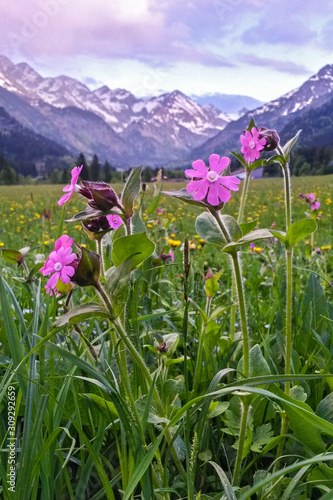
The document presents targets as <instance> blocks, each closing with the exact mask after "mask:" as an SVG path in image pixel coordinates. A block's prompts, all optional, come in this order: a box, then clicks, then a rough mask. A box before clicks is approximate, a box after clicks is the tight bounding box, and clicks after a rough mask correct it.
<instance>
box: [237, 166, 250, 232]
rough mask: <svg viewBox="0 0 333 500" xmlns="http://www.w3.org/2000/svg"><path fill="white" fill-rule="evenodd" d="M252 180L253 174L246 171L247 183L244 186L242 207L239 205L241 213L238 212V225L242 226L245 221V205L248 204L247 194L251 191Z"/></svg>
mask: <svg viewBox="0 0 333 500" xmlns="http://www.w3.org/2000/svg"><path fill="white" fill-rule="evenodd" d="M250 180H251V172H250V171H249V170H247V169H246V170H245V181H244V184H243V189H242V196H241V201H240V205H239V212H238V217H237V222H238V224H240V223H241V222H242V221H243V217H244V210H245V203H246V198H247V193H248V190H249V185H250Z"/></svg>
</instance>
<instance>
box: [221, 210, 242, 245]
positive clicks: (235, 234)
mask: <svg viewBox="0 0 333 500" xmlns="http://www.w3.org/2000/svg"><path fill="white" fill-rule="evenodd" d="M220 217H221V220H222V222H223V224H224V227H225V228H226V230H227V231H228V233H229V235H230V238H231V240H232V241H238V240H239V239H240V238H241V237H242V231H241V228H240V227H239V225H238V222H237V221H236V219H234V218H233V217H231V215H221V216H220Z"/></svg>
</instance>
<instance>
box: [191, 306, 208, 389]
mask: <svg viewBox="0 0 333 500" xmlns="http://www.w3.org/2000/svg"><path fill="white" fill-rule="evenodd" d="M210 301H211V297H207V301H206V310H205V313H206V315H207V316H208V315H209V308H210ZM206 328H207V322H206V321H203V322H202V326H201V330H200V334H199V345H198V352H197V360H196V363H195V370H194V378H193V392H194V394H196V392H197V390H198V386H199V383H200V381H201V373H202V355H203V348H204V343H205V336H206Z"/></svg>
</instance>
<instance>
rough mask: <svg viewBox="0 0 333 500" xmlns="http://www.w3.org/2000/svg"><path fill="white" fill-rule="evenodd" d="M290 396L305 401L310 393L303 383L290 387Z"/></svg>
mask: <svg viewBox="0 0 333 500" xmlns="http://www.w3.org/2000/svg"><path fill="white" fill-rule="evenodd" d="M290 397H292V398H293V399H297V401H303V403H304V402H305V401H306V400H307V398H308V395H307V394H306V392H305V390H304V389H303V387H302V386H301V385H294V387H292V388H291V389H290Z"/></svg>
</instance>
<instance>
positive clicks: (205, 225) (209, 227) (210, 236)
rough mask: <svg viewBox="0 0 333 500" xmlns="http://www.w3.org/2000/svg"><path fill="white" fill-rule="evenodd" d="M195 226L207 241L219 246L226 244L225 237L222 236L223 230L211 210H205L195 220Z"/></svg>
mask: <svg viewBox="0 0 333 500" xmlns="http://www.w3.org/2000/svg"><path fill="white" fill-rule="evenodd" d="M195 228H196V231H197V233H198V235H199V236H200V237H201V238H203V239H204V240H205V241H206V242H207V243H211V244H212V245H217V246H219V247H221V246H223V245H224V244H225V239H224V238H223V236H222V233H221V230H220V228H219V226H218V224H217V222H216V220H215V217H213V216H212V214H210V213H209V212H203V213H202V214H200V215H199V216H198V217H197V219H196V221H195Z"/></svg>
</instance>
